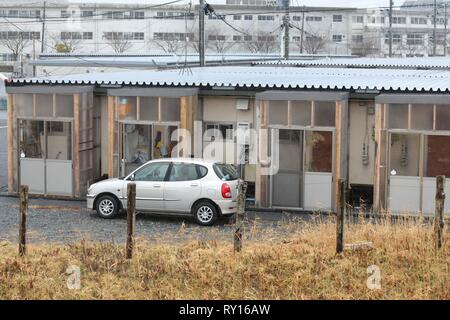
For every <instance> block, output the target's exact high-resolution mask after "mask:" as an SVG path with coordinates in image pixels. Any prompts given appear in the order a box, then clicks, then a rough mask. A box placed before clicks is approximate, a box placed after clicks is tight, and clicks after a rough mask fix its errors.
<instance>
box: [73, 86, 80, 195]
mask: <svg viewBox="0 0 450 320" xmlns="http://www.w3.org/2000/svg"><path fill="white" fill-rule="evenodd" d="M80 101H81V100H80V94H74V95H73V178H74V179H73V180H74V186H75V192H74V193H75V197H79V196H80V195H81V185H80V184H81V180H80Z"/></svg>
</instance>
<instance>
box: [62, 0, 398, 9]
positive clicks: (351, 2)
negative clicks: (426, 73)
mask: <svg viewBox="0 0 450 320" xmlns="http://www.w3.org/2000/svg"><path fill="white" fill-rule="evenodd" d="M71 1H72V2H97V3H101V2H104V3H139V4H141V3H142V4H153V3H164V2H169V1H170V0H71ZM403 1H404V0H394V5H395V6H399V5H401V4H402V3H403ZM186 2H187V3H189V1H188V0H187V1H186ZM198 2H199V0H192V3H193V4H196V3H198ZM206 2H208V3H210V4H213V3H222V4H224V3H225V0H206ZM291 5H293V6H297V5H307V6H334V7H360V8H367V7H369V8H370V7H387V6H389V0H291Z"/></svg>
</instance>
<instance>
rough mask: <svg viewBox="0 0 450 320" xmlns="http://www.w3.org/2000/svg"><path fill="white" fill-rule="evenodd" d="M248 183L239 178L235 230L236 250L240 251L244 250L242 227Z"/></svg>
mask: <svg viewBox="0 0 450 320" xmlns="http://www.w3.org/2000/svg"><path fill="white" fill-rule="evenodd" d="M246 189H247V185H246V183H245V181H244V180H242V179H239V184H238V192H239V193H238V197H237V212H236V229H235V231H234V251H235V252H240V251H241V250H242V228H243V225H244V216H245V193H246Z"/></svg>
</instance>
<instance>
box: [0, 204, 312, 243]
mask: <svg viewBox="0 0 450 320" xmlns="http://www.w3.org/2000/svg"><path fill="white" fill-rule="evenodd" d="M18 204H19V201H18V199H17V198H13V197H0V241H2V240H3V241H10V242H14V243H15V242H17V235H18V210H19V207H18ZM248 217H249V220H248V223H247V224H246V230H245V232H244V236H246V238H247V240H259V239H261V238H262V237H264V239H273V240H274V241H282V240H283V238H284V237H285V236H286V235H287V232H288V231H289V230H290V229H289V228H286V225H288V223H287V222H291V221H292V220H302V221H306V220H310V219H311V216H310V215H306V214H305V215H303V214H301V215H292V216H288V215H283V214H280V213H257V214H256V213H249V214H248ZM290 226H291V228H294V227H295V228H298V224H290ZM233 231H234V226H233V225H231V224H230V222H229V220H228V219H220V220H219V221H218V223H217V224H216V225H215V226H213V227H201V226H198V225H197V224H195V223H194V222H193V221H192V220H189V219H186V218H174V217H171V218H168V217H162V216H156V215H150V214H138V216H137V219H136V236H137V237H142V238H144V239H146V240H148V241H150V242H154V241H158V242H164V243H177V242H180V241H185V240H205V241H207V240H224V241H229V242H230V243H232V239H233ZM125 234H126V218H125V216H121V217H119V218H117V219H113V220H105V219H102V218H99V217H98V216H97V215H96V214H95V212H93V211H90V210H87V209H86V208H85V203H84V202H81V201H60V200H45V199H30V202H29V210H28V217H27V239H28V242H30V243H70V242H74V241H78V240H81V239H86V240H93V241H115V242H119V243H123V242H124V241H125Z"/></svg>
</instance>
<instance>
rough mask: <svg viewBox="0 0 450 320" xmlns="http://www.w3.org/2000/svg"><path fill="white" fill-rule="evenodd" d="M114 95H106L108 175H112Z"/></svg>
mask: <svg viewBox="0 0 450 320" xmlns="http://www.w3.org/2000/svg"><path fill="white" fill-rule="evenodd" d="M115 99H116V97H113V96H108V147H107V148H108V176H109V177H110V178H112V177H114V112H115V109H116V108H115Z"/></svg>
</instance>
